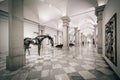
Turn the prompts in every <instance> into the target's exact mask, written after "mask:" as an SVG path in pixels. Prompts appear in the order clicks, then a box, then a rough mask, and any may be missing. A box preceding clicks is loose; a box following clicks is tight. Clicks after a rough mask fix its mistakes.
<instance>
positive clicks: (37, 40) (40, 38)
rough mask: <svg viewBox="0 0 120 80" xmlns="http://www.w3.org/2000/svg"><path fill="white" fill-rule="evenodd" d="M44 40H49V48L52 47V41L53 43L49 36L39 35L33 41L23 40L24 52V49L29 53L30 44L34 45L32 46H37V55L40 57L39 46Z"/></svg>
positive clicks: (29, 39)
mask: <svg viewBox="0 0 120 80" xmlns="http://www.w3.org/2000/svg"><path fill="white" fill-rule="evenodd" d="M45 38H48V39H49V40H50V43H51V46H54V41H53V38H52V37H51V36H49V35H39V36H37V37H35V38H33V39H31V38H25V39H24V46H25V52H26V49H28V51H29V48H30V44H34V45H37V46H38V55H39V56H40V48H41V45H42V41H43V40H44V39H45ZM29 54H30V51H29Z"/></svg>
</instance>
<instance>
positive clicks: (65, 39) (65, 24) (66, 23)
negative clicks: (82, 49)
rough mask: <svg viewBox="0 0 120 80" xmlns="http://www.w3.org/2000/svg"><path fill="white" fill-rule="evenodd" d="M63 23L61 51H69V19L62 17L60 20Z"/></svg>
mask: <svg viewBox="0 0 120 80" xmlns="http://www.w3.org/2000/svg"><path fill="white" fill-rule="evenodd" d="M61 19H62V21H63V49H65V50H69V34H68V31H69V22H70V18H69V17H68V16H64V17H62V18H61Z"/></svg>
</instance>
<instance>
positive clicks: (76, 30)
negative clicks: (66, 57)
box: [74, 27, 79, 47]
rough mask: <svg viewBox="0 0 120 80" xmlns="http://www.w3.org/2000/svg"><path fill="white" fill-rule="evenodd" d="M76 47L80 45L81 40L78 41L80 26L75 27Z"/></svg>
mask: <svg viewBox="0 0 120 80" xmlns="http://www.w3.org/2000/svg"><path fill="white" fill-rule="evenodd" d="M74 29H75V47H78V46H79V41H78V28H77V27H75V28H74Z"/></svg>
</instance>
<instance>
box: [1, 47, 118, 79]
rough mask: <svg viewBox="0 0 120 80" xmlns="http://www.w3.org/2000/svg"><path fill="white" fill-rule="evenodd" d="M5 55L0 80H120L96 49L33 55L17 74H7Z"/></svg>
mask: <svg viewBox="0 0 120 80" xmlns="http://www.w3.org/2000/svg"><path fill="white" fill-rule="evenodd" d="M6 55H7V54H0V80H120V79H119V78H118V77H117V76H116V74H115V73H114V72H113V71H112V70H111V68H110V67H109V65H108V64H107V63H106V62H105V61H104V59H103V57H102V55H101V54H98V53H97V51H96V48H94V47H93V46H82V47H77V48H75V47H71V48H70V51H63V50H62V49H56V48H47V49H45V50H42V51H41V56H38V55H37V51H33V52H32V51H31V55H30V56H28V55H27V56H26V63H27V64H26V66H24V67H23V68H20V69H19V70H16V71H8V70H6Z"/></svg>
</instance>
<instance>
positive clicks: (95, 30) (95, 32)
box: [93, 25, 97, 47]
mask: <svg viewBox="0 0 120 80" xmlns="http://www.w3.org/2000/svg"><path fill="white" fill-rule="evenodd" d="M94 27H95V28H94V34H93V36H94V42H95V44H94V45H95V47H97V45H96V44H97V25H94Z"/></svg>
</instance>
